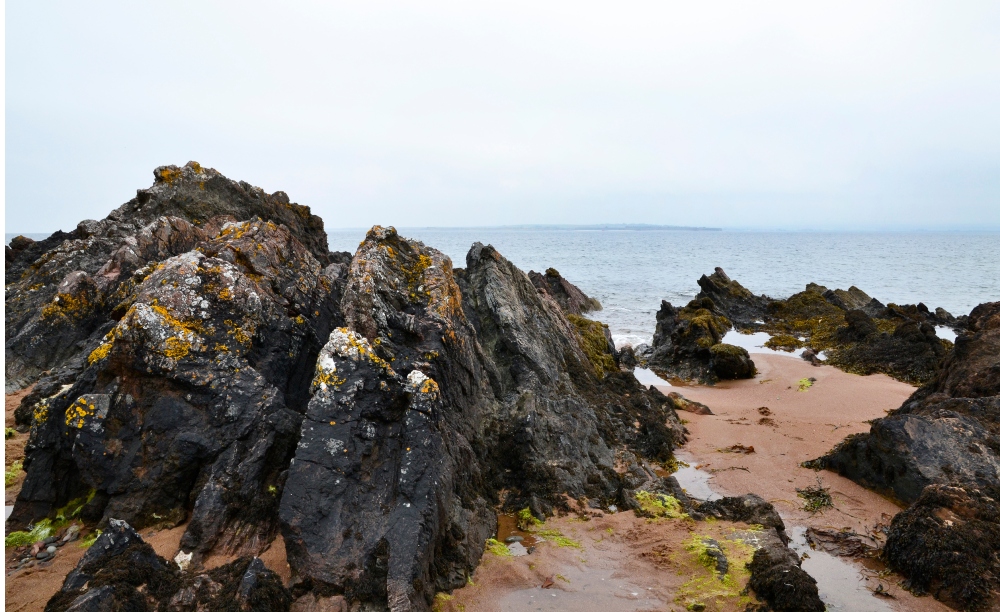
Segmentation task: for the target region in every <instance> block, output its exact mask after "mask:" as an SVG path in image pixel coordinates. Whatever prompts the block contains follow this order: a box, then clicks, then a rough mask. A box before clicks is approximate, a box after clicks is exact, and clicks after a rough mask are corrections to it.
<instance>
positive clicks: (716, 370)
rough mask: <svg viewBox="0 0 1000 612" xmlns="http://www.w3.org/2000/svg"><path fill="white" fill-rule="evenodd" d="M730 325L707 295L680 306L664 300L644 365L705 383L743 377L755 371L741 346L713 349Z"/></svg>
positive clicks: (669, 374)
mask: <svg viewBox="0 0 1000 612" xmlns="http://www.w3.org/2000/svg"><path fill="white" fill-rule="evenodd" d="M731 326H732V324H731V323H730V321H729V319H727V318H726V317H725V316H723V315H722V314H721V313H720V312H719V311H718V309H717V307H716V305H715V302H713V301H712V300H711V299H710V298H707V297H703V298H699V299H695V300H692V301H691V302H690V303H689V304H688V305H687V306H685V307H684V308H681V309H677V308H674V307H673V306H672V305H671V304H670V303H669V302H666V301H664V302H662V303H661V305H660V310H659V312H657V313H656V333H655V334H654V335H653V345H652V352H651V354H650V355H649V357H648V358H647V362H648V366H649V367H650V368H651V369H653V370H654V371H655V372H657V374H659V375H661V376H666V377H670V376H676V377H678V378H684V379H697V380H700V381H702V382H706V383H712V382H715V381H716V380H718V379H719V378H722V377H729V376H734V375H743V376H745V375H746V374H747V372H748V371H754V370H755V369H752V364H753V362H752V361H750V358H749V355H748V354H747V353H746V351H743V352H742V353H740V350H742V349H738V348H737V347H732V348H726V347H729V346H730V345H725V346H724V347H722V348H717V349H714V352H713V347H716V346H718V345H720V344H721V343H722V336H723V335H725V333H726V331H727V330H729V328H730V327H731ZM748 368H751V369H750V370H748Z"/></svg>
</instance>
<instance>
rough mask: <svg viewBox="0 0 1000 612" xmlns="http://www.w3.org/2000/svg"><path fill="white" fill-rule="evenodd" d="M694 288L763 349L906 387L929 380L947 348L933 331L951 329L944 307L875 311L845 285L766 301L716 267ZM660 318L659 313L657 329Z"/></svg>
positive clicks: (877, 306)
mask: <svg viewBox="0 0 1000 612" xmlns="http://www.w3.org/2000/svg"><path fill="white" fill-rule="evenodd" d="M698 283H699V285H701V286H702V292H701V293H699V294H698V298H704V297H708V298H711V300H712V303H713V304H714V306H715V308H714V310H715V312H716V313H717V314H718V315H719V316H723V317H725V318H726V319H727V320H728V321H730V322H731V323H732V324H733V325H734V326H735V327H736V328H737V329H741V330H753V331H766V332H768V333H770V334H772V335H773V337H772V338H771V339H770V340H768V342H767V346H768V347H769V348H772V349H776V350H788V351H791V350H795V349H798V348H801V347H803V346H805V347H806V348H808V349H809V350H811V351H812V354H816V353H819V352H820V351H824V352H825V354H826V360H825V361H826V363H828V364H830V365H834V366H836V367H839V368H841V369H842V370H845V371H848V372H852V373H855V374H862V375H865V374H874V373H879V372H880V373H884V374H888V375H889V376H892V377H893V378H897V379H899V380H903V381H906V382H910V383H913V384H922V383H925V382H927V381H929V380H930V379H931V378H933V377H934V374H935V372H936V371H937V369H938V368H939V367H940V365H941V363H942V361H943V359H944V358H945V356H946V355H947V354H948V351H949V350H950V348H951V343H949V342H947V341H944V340H941V339H940V338H938V337H937V335H936V332H935V329H934V326H935V325H945V324H946V325H952V326H957V325H958V322H957V321H956V320H954V318H952V317H951V315H949V314H948V313H947V312H945V311H944V310H941V314H940V315H939V314H937V312H933V313H932V312H930V310H929V309H928V308H927V307H926V306H925V305H923V304H917V305H909V306H897V305H895V304H889V305H888V306H883V305H882V303H881V302H879V301H878V300H876V299H874V298H872V297H871V296H869V295H868V294H866V293H865V292H864V291H862V290H860V289H858V288H857V287H853V286H852V287H851V288H850V289H848V290H847V291H844V290H841V289H828V288H826V287H824V286H822V285H817V284H815V283H809V284H808V285H807V286H806V290H805V291H801V292H799V293H796V294H795V295H792V296H790V297H788V298H787V299H784V300H773V299H771V298H768V297H767V296H754V295H753V294H752V293H750V292H749V291H748V290H747V289H746V288H744V287H743V286H741V285H740V284H739V283H737V282H736V281H734V280H731V279H730V278H729V277H728V276H726V275H725V273H724V272H722V270H720V269H718V268H717V269H716V272H715V273H714V274H712V275H711V276H702V278H701V279H700V280H699V281H698ZM689 308H690V305H689ZM663 314H666V313H664V309H662V308H661V311H660V313H659V314H658V315H657V321H658V324H659V320H660V318H661V315H663ZM653 348H654V350H655V349H656V348H657V343H656V340H655V339H654V346H653ZM654 361H655V360H654ZM660 361H662V357H661V358H660ZM723 367H724V368H725V367H726V366H725V365H724V366H723Z"/></svg>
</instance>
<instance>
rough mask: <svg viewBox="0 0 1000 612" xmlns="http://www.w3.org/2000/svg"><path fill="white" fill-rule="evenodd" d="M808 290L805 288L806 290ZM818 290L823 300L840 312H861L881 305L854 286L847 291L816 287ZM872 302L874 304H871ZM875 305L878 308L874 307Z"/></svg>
mask: <svg viewBox="0 0 1000 612" xmlns="http://www.w3.org/2000/svg"><path fill="white" fill-rule="evenodd" d="M809 289H810V288H809V287H808V286H807V287H806V290H809ZM818 289H820V291H819V293H820V294H822V296H823V299H825V300H826V301H828V302H830V303H831V304H833V305H834V306H836V307H838V308H840V309H841V310H863V309H865V308H869V307H876V308H877V307H878V306H881V304H878V300H875V299H874V298H872V297H871V296H870V295H868V294H867V293H865V292H864V291H862V290H860V289H858V288H857V287H855V286H854V285H851V288H850V289H848V290H847V291H844V290H843V289H826V288H825V287H818ZM873 301H874V302H875V304H873ZM876 304H878V306H875V305H876Z"/></svg>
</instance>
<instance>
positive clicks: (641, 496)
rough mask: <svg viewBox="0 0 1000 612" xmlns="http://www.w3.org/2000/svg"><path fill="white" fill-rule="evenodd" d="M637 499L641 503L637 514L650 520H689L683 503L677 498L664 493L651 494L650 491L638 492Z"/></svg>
mask: <svg viewBox="0 0 1000 612" xmlns="http://www.w3.org/2000/svg"><path fill="white" fill-rule="evenodd" d="M635 499H636V501H638V502H639V510H638V511H637V512H636V514H639V515H640V516H645V517H648V518H671V519H678V518H687V516H688V515H687V514H686V513H685V512H684V509H683V508H681V503H680V502H679V501H677V498H675V497H673V496H671V495H664V494H662V493H651V492H650V491H636V493H635Z"/></svg>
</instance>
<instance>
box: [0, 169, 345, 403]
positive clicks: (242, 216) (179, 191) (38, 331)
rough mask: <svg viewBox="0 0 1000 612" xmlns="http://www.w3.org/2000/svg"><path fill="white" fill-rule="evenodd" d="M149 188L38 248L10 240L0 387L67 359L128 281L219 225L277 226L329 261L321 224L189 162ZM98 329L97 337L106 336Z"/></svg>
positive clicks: (14, 386)
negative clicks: (259, 222)
mask: <svg viewBox="0 0 1000 612" xmlns="http://www.w3.org/2000/svg"><path fill="white" fill-rule="evenodd" d="M153 174H154V177H155V183H154V184H153V186H152V187H150V188H148V189H141V190H139V191H138V192H137V195H136V197H135V198H133V199H132V200H130V201H128V202H126V203H125V204H123V205H122V206H120V207H119V208H118V209H116V210H114V211H113V212H112V213H111V214H109V215H108V216H107V217H106V218H105V219H103V220H101V221H89V220H88V221H82V222H80V224H79V225H78V226H77V228H76V229H75V230H73V231H71V232H56V233H54V234H52V236H50V237H49V238H46V239H45V240H40V241H37V242H36V241H29V240H28V239H23V240H17V241H16V244H15V248H12V249H10V250H9V251H8V252H7V256H8V257H7V266H6V287H7V295H6V298H5V302H6V313H5V327H4V329H5V347H6V350H5V355H6V364H5V372H6V379H5V380H6V389H7V391H8V392H11V391H16V390H18V389H21V388H23V387H25V386H27V385H30V384H31V383H33V382H35V381H37V380H38V379H39V378H40V377H41V376H42V373H43V372H45V371H48V370H52V369H55V368H58V367H60V366H63V365H65V364H67V363H68V362H70V361H73V360H74V358H77V359H76V363H75V365H74V367H75V368H76V369H80V367H81V366H80V363H79V362H80V360H79V359H78V357H79V356H80V355H81V354H83V353H84V351H87V352H88V353H89V349H92V347H90V346H89V344H88V339H89V338H90V337H91V335H92V334H93V333H94V332H95V330H97V329H98V328H99V327H100V326H101V325H102V324H104V323H105V322H106V321H108V320H109V319H111V318H115V319H116V318H120V316H121V314H122V311H121V302H122V301H123V297H124V296H125V295H127V294H128V292H129V291H130V289H131V287H129V284H130V282H132V281H133V279H132V275H133V273H135V272H136V271H137V270H140V269H142V268H143V267H144V266H145V265H146V264H148V263H156V262H158V261H162V260H163V259H166V258H168V257H170V256H173V255H179V254H181V253H184V252H187V251H189V250H191V249H192V248H194V246H195V245H196V244H197V243H198V242H200V241H202V240H205V239H207V238H210V237H211V236H214V235H215V234H217V233H218V231H219V229H221V225H222V224H223V223H225V222H226V221H227V220H229V221H231V220H240V221H243V220H249V219H253V218H255V217H259V218H261V219H263V220H265V221H273V222H275V223H278V224H282V225H284V226H285V227H286V228H288V231H289V232H290V233H291V234H292V235H293V236H295V238H296V239H297V240H298V241H299V242H301V243H302V244H303V245H304V246H305V248H306V249H307V250H308V251H309V252H310V253H311V255H312V256H313V257H314V258H315V259H316V260H317V261H318V262H320V263H321V264H323V265H326V264H327V263H329V261H328V260H329V255H328V253H327V247H326V233H325V232H324V231H323V222H322V220H321V219H320V218H319V217H317V216H315V215H312V214H311V213H310V211H309V208H308V207H305V206H299V205H298V204H293V203H291V202H289V200H288V196H287V195H285V194H284V193H282V192H280V191H279V192H275V193H273V194H267V193H265V192H264V191H262V190H261V189H260V188H258V187H253V186H252V185H250V184H248V183H245V182H242V181H241V182H236V181H231V180H229V179H227V178H225V177H224V176H222V175H221V174H219V173H218V172H217V171H215V170H213V169H210V168H203V167H201V166H200V165H199V164H197V163H196V162H189V163H188V164H187V165H185V166H183V167H180V168H179V167H177V166H162V167H160V168H157V169H156V171H155V172H154V173H153ZM105 331H106V330H105Z"/></svg>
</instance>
